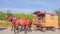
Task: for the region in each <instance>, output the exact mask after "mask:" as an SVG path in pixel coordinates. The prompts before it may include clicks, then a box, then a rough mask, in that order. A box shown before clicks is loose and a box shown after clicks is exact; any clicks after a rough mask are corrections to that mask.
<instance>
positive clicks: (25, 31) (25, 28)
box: [24, 26, 28, 34]
mask: <svg viewBox="0 0 60 34" xmlns="http://www.w3.org/2000/svg"><path fill="white" fill-rule="evenodd" d="M24 29H25V34H27V29H28V28H27V27H26V26H24Z"/></svg>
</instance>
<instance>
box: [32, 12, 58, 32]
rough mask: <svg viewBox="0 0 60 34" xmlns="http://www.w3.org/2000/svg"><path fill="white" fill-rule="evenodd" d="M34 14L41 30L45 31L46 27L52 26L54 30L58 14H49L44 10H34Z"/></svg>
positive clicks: (56, 25)
mask: <svg viewBox="0 0 60 34" xmlns="http://www.w3.org/2000/svg"><path fill="white" fill-rule="evenodd" d="M33 14H35V15H36V16H37V17H36V20H37V21H38V22H39V23H38V24H37V25H39V26H40V27H41V28H42V30H43V31H46V29H47V28H53V30H54V31H55V30H56V28H57V27H58V16H57V15H56V14H50V13H46V12H41V11H36V12H34V13H33Z"/></svg>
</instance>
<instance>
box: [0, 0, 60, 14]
mask: <svg viewBox="0 0 60 34" xmlns="http://www.w3.org/2000/svg"><path fill="white" fill-rule="evenodd" d="M58 8H60V0H0V11H3V12H6V10H11V11H12V12H13V13H22V12H23V13H33V12H34V11H36V10H40V11H45V10H46V11H47V12H49V13H52V11H54V10H55V9H58Z"/></svg>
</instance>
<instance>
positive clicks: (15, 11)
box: [0, 7, 38, 14]
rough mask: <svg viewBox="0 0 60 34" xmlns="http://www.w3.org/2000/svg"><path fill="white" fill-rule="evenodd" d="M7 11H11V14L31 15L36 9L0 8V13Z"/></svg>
mask: <svg viewBox="0 0 60 34" xmlns="http://www.w3.org/2000/svg"><path fill="white" fill-rule="evenodd" d="M7 10H11V12H12V13H22V12H23V13H25V14H30V13H33V12H35V11H37V10H38V9H21V8H4V7H0V11H3V12H7Z"/></svg>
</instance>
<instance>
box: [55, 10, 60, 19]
mask: <svg viewBox="0 0 60 34" xmlns="http://www.w3.org/2000/svg"><path fill="white" fill-rule="evenodd" d="M55 12H56V14H57V15H58V20H60V9H58V10H55Z"/></svg>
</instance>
